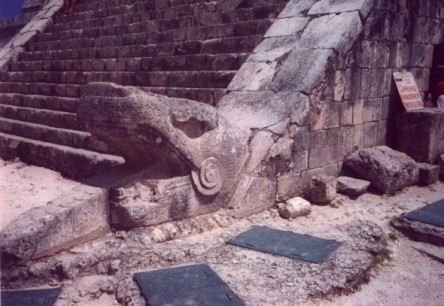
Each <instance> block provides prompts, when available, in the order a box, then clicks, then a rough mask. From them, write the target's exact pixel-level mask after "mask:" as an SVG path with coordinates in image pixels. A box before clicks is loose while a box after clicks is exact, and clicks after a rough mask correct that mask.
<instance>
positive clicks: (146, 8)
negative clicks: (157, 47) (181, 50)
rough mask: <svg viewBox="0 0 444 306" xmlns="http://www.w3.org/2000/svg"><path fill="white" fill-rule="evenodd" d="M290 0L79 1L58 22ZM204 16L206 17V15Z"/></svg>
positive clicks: (151, 16) (169, 15)
mask: <svg viewBox="0 0 444 306" xmlns="http://www.w3.org/2000/svg"><path fill="white" fill-rule="evenodd" d="M286 2H288V1H286V0H271V1H244V3H243V4H240V5H238V4H236V3H234V2H233V3H231V4H230V3H229V1H189V2H179V1H177V2H175V3H172V6H168V4H167V3H166V1H156V2H153V1H132V2H130V3H126V4H122V3H116V2H111V3H108V2H102V3H97V2H96V3H94V2H89V3H88V5H89V6H90V7H88V5H86V6H85V5H82V4H79V5H77V6H76V8H75V12H74V13H72V14H65V15H59V16H57V17H56V19H55V23H56V24H58V23H70V22H81V21H85V20H94V19H102V20H105V19H108V18H109V19H111V20H110V21H105V23H109V24H131V23H135V22H139V21H144V20H160V19H165V20H171V19H176V18H180V17H186V16H204V15H205V14H207V13H219V14H220V13H224V12H226V11H230V10H231V11H232V10H235V9H245V8H250V9H251V8H254V9H256V14H259V12H260V11H262V14H263V11H264V9H257V8H258V7H267V6H270V5H278V6H280V8H282V7H283V6H284V4H285V3H286ZM203 18H206V17H205V16H204V17H203Z"/></svg>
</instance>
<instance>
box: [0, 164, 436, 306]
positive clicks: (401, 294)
mask: <svg viewBox="0 0 444 306" xmlns="http://www.w3.org/2000/svg"><path fill="white" fill-rule="evenodd" d="M76 184H77V183H75V182H72V181H69V180H65V179H63V178H61V177H60V175H58V174H57V173H55V172H52V171H50V170H47V169H42V168H38V167H33V166H26V165H24V164H22V163H20V162H14V163H4V162H3V161H1V163H0V197H1V201H0V205H1V206H0V207H1V215H2V219H1V220H2V222H6V221H5V220H11V219H12V216H15V215H17V214H18V213H20V212H22V211H23V210H24V209H26V208H27V207H30V206H29V205H44V204H45V203H47V202H48V201H50V200H51V198H53V197H56V196H59V195H60V194H61V193H62V192H64V191H69V190H70V188H73V187H74V186H76ZM442 198H444V183H443V182H437V183H435V184H433V185H431V186H428V187H418V186H413V187H410V188H406V189H404V190H403V191H401V192H399V193H398V194H396V195H395V196H392V197H387V196H379V195H375V194H364V195H362V196H360V197H359V198H358V199H357V200H350V199H349V198H348V197H345V196H342V195H339V196H338V197H337V198H336V200H335V201H334V202H333V203H332V204H331V205H328V206H313V211H312V213H311V214H310V215H309V216H307V217H301V218H297V219H295V220H284V219H282V218H280V217H279V216H278V214H277V211H276V210H275V209H271V210H270V211H267V212H264V213H261V214H258V215H255V216H252V217H250V218H246V219H242V220H239V221H236V222H234V223H232V224H229V225H228V226H227V227H222V228H216V229H213V230H211V231H206V232H204V233H202V234H196V235H192V236H190V237H184V238H180V239H176V240H173V241H169V242H165V243H159V244H155V245H154V246H153V245H151V244H150V243H147V245H149V248H150V249H149V250H141V249H137V248H140V245H143V243H144V241H143V239H144V238H145V237H146V236H144V230H138V231H135V232H134V234H133V233H126V234H122V233H120V234H119V235H123V236H125V237H126V238H125V239H123V240H122V239H121V238H119V239H120V240H119V239H117V238H116V237H115V236H116V235H114V236H112V237H111V236H110V237H105V238H104V239H102V240H100V239H99V240H97V241H93V242H91V243H89V244H84V245H81V246H79V247H77V248H74V249H72V250H69V251H68V252H65V253H66V254H65V255H64V254H62V255H60V256H68V255H70V254H71V255H72V254H76V255H77V254H82V252H83V253H84V254H86V253H90V252H91V253H92V252H95V253H94V255H95V256H97V257H98V255H97V254H98V252H99V251H100V252H102V253H104V252H105V253H106V252H118V251H119V252H124V251H125V248H127V249H130V247H131V245H130V243H131V242H134V241H135V240H137V241H139V242H140V244H139V245H138V246H137V247H134V248H136V249H137V250H136V251H137V252H139V253H136V254H138V256H141V257H143V258H144V259H146V258H147V257H150V256H151V257H150V259H149V260H147V261H146V262H142V260H141V259H140V258H138V259H137V260H138V261H139V262H140V264H137V263H133V264H131V265H129V264H128V267H131V269H133V270H137V269H140V268H141V267H146V265H147V262H148V263H150V266H149V267H148V268H160V267H166V266H174V265H177V264H185V263H187V262H190V263H193V262H202V261H207V262H209V263H211V264H212V266H213V267H214V268H215V270H216V271H217V272H218V273H219V274H220V275H221V277H222V278H223V279H224V280H225V281H227V283H228V284H229V285H230V287H231V288H232V289H233V290H234V291H235V292H236V293H238V294H239V296H241V297H242V298H243V299H244V301H245V302H246V304H247V305H298V304H300V305H307V306H312V305H353V306H354V305H400V306H404V305H444V290H443V289H444V287H443V283H444V265H443V264H442V263H439V262H438V261H435V260H433V259H431V258H429V257H426V256H424V255H422V254H420V253H419V252H418V251H417V250H415V248H418V249H422V250H426V251H428V252H430V253H432V254H434V255H436V256H439V257H442V258H444V248H442V247H437V246H433V245H429V244H425V243H419V242H413V241H411V240H409V239H407V238H405V237H404V236H402V235H401V234H400V233H399V232H397V231H396V230H395V229H393V228H392V227H390V225H389V222H390V220H391V219H392V218H393V217H394V216H397V215H399V214H401V213H403V212H406V211H411V210H414V209H416V208H419V207H422V206H424V205H427V204H430V203H433V202H434V201H437V200H439V199H442ZM357 219H361V220H370V221H372V222H374V223H376V224H378V225H379V226H380V227H381V228H382V229H383V230H384V232H385V233H386V234H387V235H388V236H389V237H390V238H391V239H389V245H388V249H389V250H390V252H391V253H390V254H389V257H390V259H389V260H387V261H385V262H384V263H383V264H382V265H381V266H378V268H377V269H375V270H373V271H372V272H371V278H370V281H369V282H368V283H366V284H363V285H362V286H361V287H360V288H359V289H358V290H357V291H356V292H354V293H352V294H349V295H344V296H333V297H329V298H316V299H302V300H301V299H296V296H298V294H299V293H297V292H296V291H295V290H296V289H295V288H296V287H297V286H295V284H297V283H298V280H297V279H295V277H294V276H293V277H292V275H293V274H292V271H291V269H292V268H294V269H299V268H300V266H298V265H296V263H294V262H295V261H294V260H291V259H285V258H280V257H275V256H272V255H268V254H263V253H258V252H254V251H251V250H243V249H236V248H232V247H227V246H226V245H224V240H226V239H227V237H228V238H230V237H232V236H234V235H236V234H237V233H239V232H241V231H243V230H245V229H247V228H248V227H249V226H251V225H252V224H258V223H259V224H264V225H269V226H271V227H274V228H280V229H286V230H293V231H296V232H301V233H310V234H314V235H318V236H323V237H325V238H329V237H333V238H337V239H341V235H342V234H341V232H340V228H341V226H342V225H343V224H346V223H347V222H351V221H353V220H357ZM131 239H133V240H131ZM147 239H148V238H147ZM113 247H114V248H113ZM233 249H234V251H233ZM132 250H133V251H134V249H132ZM136 251H135V252H136ZM143 252H145V253H143ZM150 252H151V253H150ZM180 252H182V253H180ZM153 253H155V254H156V256H157V255H158V256H159V257H161V259H162V258H168V260H158V261H156V260H155V259H154V255H153ZM122 254H123V253H122ZM159 254H162V255H159ZM60 258H61V257H60ZM129 262H130V260H129ZM39 264H43V263H40V262H36V263H34V267H35V266H37V265H39ZM268 265H270V266H271V267H268ZM34 269H35V268H34ZM115 278H116V276H114V275H99V274H97V273H94V272H92V273H90V275H82V276H76V277H72V278H70V279H68V280H65V281H62V282H61V283H58V284H61V285H62V287H63V290H64V291H63V292H64V294H63V297H62V298H61V299H60V300H59V301H58V302H57V304H56V305H98V306H99V305H100V306H105V305H118V302H117V300H116V296H114V295H113V294H109V293H107V292H106V291H107V290H106V289H104V290H101V291H100V290H98V291H100V292H99V293H97V292H98V291H97V292H96V291H95V292H94V293H93V294H87V293H85V292H88V290H91V288H94V287H97V286H102V287H103V286H104V285H103V284H107V282H108V281H109V282H110V283H112V281H116V279H115ZM119 281H120V280H119ZM118 286H119V285H118ZM70 288H75V290H74V289H72V290H71V289H70ZM297 288H299V287H297ZM102 289H103V288H102ZM117 295H118V294H117ZM293 297H294V298H293ZM138 301H139V302H137V301H136V300H134V302H133V304H131V303H130V304H129V305H141V302H140V299H139V300H138Z"/></svg>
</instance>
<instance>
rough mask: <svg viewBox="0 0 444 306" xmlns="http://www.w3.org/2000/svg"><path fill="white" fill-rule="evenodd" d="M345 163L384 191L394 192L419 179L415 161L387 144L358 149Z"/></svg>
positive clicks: (346, 158)
mask: <svg viewBox="0 0 444 306" xmlns="http://www.w3.org/2000/svg"><path fill="white" fill-rule="evenodd" d="M344 165H345V166H346V167H348V168H349V169H351V170H352V171H353V172H355V173H356V174H358V175H359V176H360V177H362V178H363V179H365V180H368V181H370V182H371V184H372V186H374V187H375V188H376V189H377V190H379V191H380V192H382V193H389V194H390V193H393V192H394V191H396V190H399V189H402V188H404V187H408V186H411V185H414V184H416V183H418V179H419V171H418V166H417V164H416V163H415V161H414V160H413V159H411V158H410V157H408V156H407V155H405V154H404V153H401V152H397V151H395V150H392V149H390V148H389V147H386V146H379V147H374V148H367V149H360V150H357V151H355V152H353V153H352V154H350V155H348V156H346V157H345V159H344Z"/></svg>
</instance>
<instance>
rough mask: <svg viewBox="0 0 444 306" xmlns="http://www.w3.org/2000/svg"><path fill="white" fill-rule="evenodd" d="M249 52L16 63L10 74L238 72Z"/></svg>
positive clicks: (0, 77)
mask: <svg viewBox="0 0 444 306" xmlns="http://www.w3.org/2000/svg"><path fill="white" fill-rule="evenodd" d="M249 55H250V53H247V52H244V53H223V54H193V55H175V56H163V57H134V58H119V59H94V60H92V59H74V60H52V61H43V60H41V61H18V62H14V63H11V65H10V71H12V72H17V71H23V72H25V71H54V72H59V71H65V72H76V71H78V72H88V71H90V70H95V71H133V70H137V71H139V70H142V71H145V70H150V71H190V70H192V71H199V70H238V69H239V68H240V67H241V65H242V64H243V63H244V62H245V61H246V59H247V57H248V56H249ZM8 79H9V76H8V72H0V80H1V81H3V82H5V81H7V80H8Z"/></svg>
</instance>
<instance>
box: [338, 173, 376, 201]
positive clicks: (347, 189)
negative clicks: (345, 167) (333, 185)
mask: <svg viewBox="0 0 444 306" xmlns="http://www.w3.org/2000/svg"><path fill="white" fill-rule="evenodd" d="M337 181H338V185H337V190H338V192H339V193H342V194H345V195H348V196H350V197H359V196H360V195H361V194H364V193H365V192H366V191H367V188H368V187H369V186H370V182H369V181H364V180H360V179H356V178H352V177H348V176H340V177H338V179H337Z"/></svg>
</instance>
